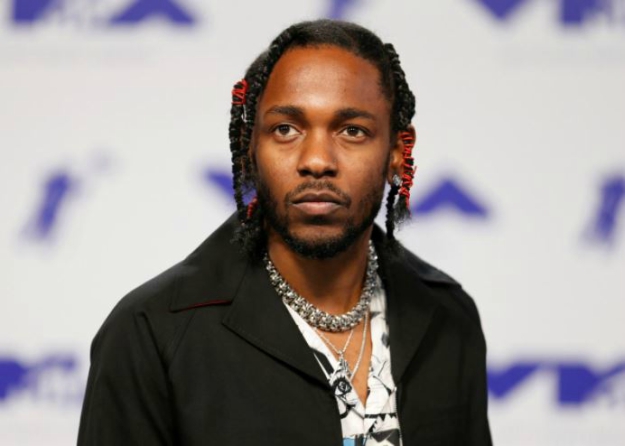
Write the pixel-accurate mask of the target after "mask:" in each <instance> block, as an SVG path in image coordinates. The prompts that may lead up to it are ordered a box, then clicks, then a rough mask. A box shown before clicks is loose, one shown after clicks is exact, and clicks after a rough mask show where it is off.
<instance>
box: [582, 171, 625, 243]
mask: <svg viewBox="0 0 625 446" xmlns="http://www.w3.org/2000/svg"><path fill="white" fill-rule="evenodd" d="M599 196H600V198H599V204H598V206H597V208H596V209H595V212H594V218H593V221H592V223H591V226H590V228H589V230H588V231H587V234H586V235H587V237H588V238H589V239H590V240H592V241H594V242H597V243H602V244H604V245H607V246H611V245H613V244H614V243H615V240H616V231H617V227H618V222H619V217H620V215H621V214H622V210H623V203H624V202H625V175H622V174H619V175H614V176H610V177H608V178H606V179H605V181H604V182H603V184H602V185H601V187H600V189H599Z"/></svg>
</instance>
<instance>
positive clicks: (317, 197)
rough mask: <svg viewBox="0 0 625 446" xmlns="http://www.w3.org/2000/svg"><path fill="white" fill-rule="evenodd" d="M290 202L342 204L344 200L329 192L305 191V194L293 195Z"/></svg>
mask: <svg viewBox="0 0 625 446" xmlns="http://www.w3.org/2000/svg"><path fill="white" fill-rule="evenodd" d="M291 203H293V204H301V203H332V204H338V205H344V204H345V202H344V200H342V199H341V198H340V197H339V196H338V195H335V194H333V193H331V192H306V193H305V194H302V195H299V196H297V197H295V198H294V199H293V200H292V201H291Z"/></svg>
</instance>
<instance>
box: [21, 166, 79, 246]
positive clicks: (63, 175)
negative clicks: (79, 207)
mask: <svg viewBox="0 0 625 446" xmlns="http://www.w3.org/2000/svg"><path fill="white" fill-rule="evenodd" d="M77 185H78V180H77V179H76V178H75V177H74V176H73V175H72V174H70V173H69V171H67V170H65V169H62V170H58V171H55V172H53V173H51V174H50V175H49V176H48V177H47V178H46V179H45V181H44V183H43V188H42V194H41V196H40V200H39V202H38V203H37V206H36V209H35V213H34V215H33V216H32V217H31V220H30V221H29V223H28V224H27V227H26V235H27V236H28V237H30V238H32V239H34V240H49V239H50V238H51V236H52V235H53V232H54V229H55V228H56V227H57V226H58V222H59V217H60V215H61V213H62V210H63V208H64V206H65V205H66V203H67V199H68V198H69V197H70V196H71V194H72V193H74V192H75V190H76V189H77Z"/></svg>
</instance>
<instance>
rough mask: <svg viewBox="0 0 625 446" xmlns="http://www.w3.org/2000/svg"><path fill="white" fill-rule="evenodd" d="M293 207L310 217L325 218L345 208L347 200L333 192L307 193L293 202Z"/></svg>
mask: <svg viewBox="0 0 625 446" xmlns="http://www.w3.org/2000/svg"><path fill="white" fill-rule="evenodd" d="M291 204H292V206H293V207H294V208H295V209H297V210H299V211H301V212H303V213H304V214H307V215H310V216H324V215H328V214H331V213H333V212H336V211H338V210H339V209H341V208H342V207H344V206H345V204H346V203H345V200H343V199H341V197H339V196H338V195H336V194H333V193H332V192H306V193H304V194H302V195H298V196H296V197H295V198H294V199H293V200H292V201H291Z"/></svg>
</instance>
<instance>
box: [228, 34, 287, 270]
mask: <svg viewBox="0 0 625 446" xmlns="http://www.w3.org/2000/svg"><path fill="white" fill-rule="evenodd" d="M291 40H292V37H291V33H290V28H289V29H286V30H285V31H284V32H282V34H280V35H279V36H278V37H277V38H276V39H274V41H273V42H272V43H271V45H270V47H269V49H268V50H267V51H266V52H265V53H263V54H261V56H260V57H259V58H258V59H257V60H256V61H255V62H254V63H253V64H252V65H251V66H250V68H249V69H248V71H247V73H246V75H245V81H246V82H247V85H248V91H247V93H246V96H245V101H244V105H243V106H241V107H236V106H235V105H233V106H232V109H231V113H230V117H231V120H230V151H231V152H232V176H233V178H232V183H233V188H234V197H235V201H236V205H237V216H238V219H239V222H240V223H241V225H240V226H239V228H238V229H237V231H236V233H235V240H236V241H238V242H240V243H241V244H242V245H243V248H244V250H245V251H246V252H247V253H248V255H249V256H250V257H251V258H253V259H257V260H258V259H259V258H260V255H261V254H262V252H263V250H262V249H261V248H262V245H263V244H264V242H265V237H264V232H263V230H262V224H263V218H264V212H263V209H262V206H258V201H257V198H256V197H254V198H253V199H252V201H251V202H250V203H249V204H246V203H245V202H244V198H243V197H244V196H245V194H246V193H247V192H250V191H251V190H253V189H254V187H255V185H254V174H253V166H252V160H251V157H250V156H249V153H248V152H249V148H250V143H251V141H252V133H253V131H254V122H255V120H256V107H257V105H258V98H259V96H260V95H261V93H262V91H263V90H264V88H265V85H266V84H267V81H268V79H269V75H270V74H271V72H272V71H273V67H274V66H275V64H276V63H277V62H278V60H279V59H280V57H281V56H282V54H283V53H284V51H286V49H287V48H288V46H289V44H290V43H291ZM235 108H238V109H239V110H235ZM235 127H236V128H235Z"/></svg>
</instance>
